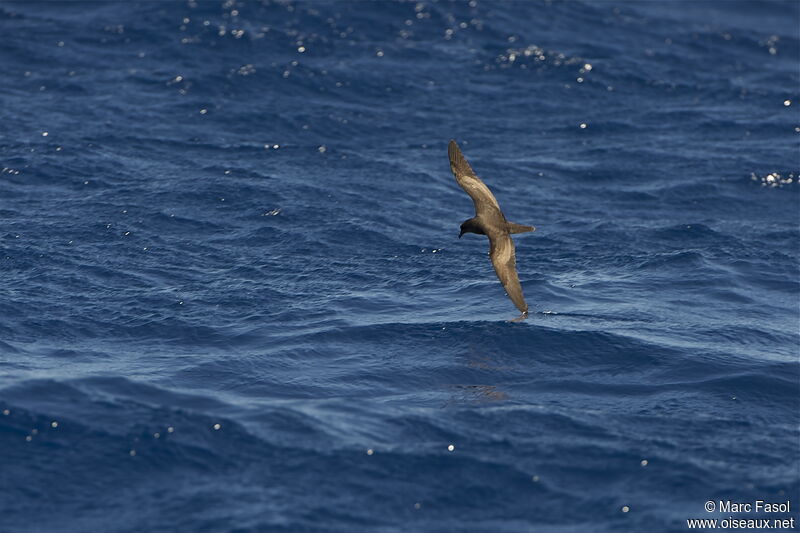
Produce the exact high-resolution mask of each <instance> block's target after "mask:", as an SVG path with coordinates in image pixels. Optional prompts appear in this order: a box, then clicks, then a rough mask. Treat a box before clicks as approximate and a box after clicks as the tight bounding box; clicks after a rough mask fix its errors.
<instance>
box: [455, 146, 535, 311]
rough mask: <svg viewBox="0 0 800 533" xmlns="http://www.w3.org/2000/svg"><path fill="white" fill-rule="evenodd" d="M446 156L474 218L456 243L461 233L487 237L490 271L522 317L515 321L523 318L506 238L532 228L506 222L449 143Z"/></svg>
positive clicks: (511, 246) (510, 245) (486, 189)
mask: <svg viewBox="0 0 800 533" xmlns="http://www.w3.org/2000/svg"><path fill="white" fill-rule="evenodd" d="M447 155H449V156H450V170H452V171H453V175H455V177H456V181H457V182H458V184H459V185H461V188H462V189H464V190H465V191H466V192H467V194H468V195H469V196H470V198H472V203H474V204H475V216H474V217H472V218H470V219H469V220H465V221H464V222H463V223H462V224H461V233H460V234H459V235H458V238H459V239H460V238H461V236H462V235H464V234H465V233H477V234H479V235H486V236H487V237H489V257H490V258H491V260H492V265H493V266H494V271H495V272H497V277H498V278H500V282H501V283H502V284H503V288H505V290H506V292H507V293H508V297H509V298H511V301H512V302H514V305H516V306H517V309H519V310H520V312H521V313H522V315H521V316H520V317H519V318H520V319H524V318H527V316H528V304H527V303H525V297H524V296H522V286H521V285H520V284H519V276H518V275H517V267H516V258H515V256H514V241H512V240H511V236H510V234H511V233H525V232H528V231H535V230H536V228H534V227H533V226H523V225H522V224H515V223H514V222H509V221H508V220H506V217H505V215H503V212H502V211H501V210H500V205H499V204H498V203H497V199H495V197H494V195H493V194H492V191H490V190H489V187H487V186H486V184H485V183H483V182H482V181H481V180H480V178H478V176H476V175H475V172H474V171H473V170H472V167H471V166H469V163H467V160H466V159H465V158H464V154H462V153H461V150H460V149H459V148H458V145H457V144H456V142H455V141H453V140H451V141H450V145H449V146H448V147H447Z"/></svg>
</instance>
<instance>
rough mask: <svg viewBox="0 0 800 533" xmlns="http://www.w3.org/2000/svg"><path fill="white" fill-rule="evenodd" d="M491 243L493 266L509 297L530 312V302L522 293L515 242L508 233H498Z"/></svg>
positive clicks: (522, 308)
mask: <svg viewBox="0 0 800 533" xmlns="http://www.w3.org/2000/svg"><path fill="white" fill-rule="evenodd" d="M489 241H490V243H491V245H490V248H489V257H490V258H491V259H492V266H494V271H495V272H496V273H497V277H498V278H500V282H501V283H502V284H503V288H505V290H506V292H507V293H508V297H509V298H511V301H512V302H514V305H516V306H517V309H519V310H520V312H521V313H523V314H524V313H527V312H528V304H527V303H525V297H524V296H523V295H522V286H521V285H520V283H519V275H518V274H517V260H516V254H515V253H514V242H513V241H512V240H511V237H509V236H508V235H496V236H492V237H490V238H489Z"/></svg>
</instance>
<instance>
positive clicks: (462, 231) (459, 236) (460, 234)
mask: <svg viewBox="0 0 800 533" xmlns="http://www.w3.org/2000/svg"><path fill="white" fill-rule="evenodd" d="M462 235H464V230H463V229H462V230H461V233H459V234H458V238H459V239H460V238H461V236H462Z"/></svg>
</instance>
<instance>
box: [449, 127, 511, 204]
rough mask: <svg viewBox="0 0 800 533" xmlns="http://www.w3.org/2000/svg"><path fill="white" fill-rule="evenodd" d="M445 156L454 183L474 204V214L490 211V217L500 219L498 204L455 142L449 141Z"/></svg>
mask: <svg viewBox="0 0 800 533" xmlns="http://www.w3.org/2000/svg"><path fill="white" fill-rule="evenodd" d="M447 155H448V156H450V170H452V171H453V175H454V176H455V177H456V181H457V182H458V184H459V185H460V186H461V188H462V189H464V191H466V193H467V194H468V195H469V196H470V198H472V203H473V204H475V214H476V215H481V214H484V213H485V212H486V211H491V212H492V215H497V214H499V215H500V216H501V217H502V216H503V214H502V212H501V211H500V204H498V203H497V199H496V198H495V197H494V195H493V194H492V191H490V190H489V187H487V186H486V184H485V183H483V182H482V181H481V180H480V178H478V176H477V175H476V174H475V172H474V171H473V170H472V167H471V166H469V163H467V160H466V158H465V157H464V154H462V153H461V150H460V149H459V148H458V145H457V144H456V142H455V141H452V140H451V141H450V144H449V145H448V146H447ZM501 220H504V219H501Z"/></svg>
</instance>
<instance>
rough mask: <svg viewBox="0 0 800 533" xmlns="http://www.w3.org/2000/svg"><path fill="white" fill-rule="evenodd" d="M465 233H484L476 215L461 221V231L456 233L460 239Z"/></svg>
mask: <svg viewBox="0 0 800 533" xmlns="http://www.w3.org/2000/svg"><path fill="white" fill-rule="evenodd" d="M465 233H477V234H478V235H485V233H484V232H483V228H482V227H481V225H480V223H478V220H477V217H473V218H470V219H469V220H465V221H464V222H462V223H461V233H459V234H458V238H459V239H460V238H461V236H462V235H464V234H465Z"/></svg>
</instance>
